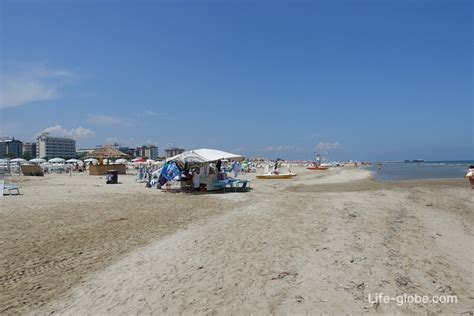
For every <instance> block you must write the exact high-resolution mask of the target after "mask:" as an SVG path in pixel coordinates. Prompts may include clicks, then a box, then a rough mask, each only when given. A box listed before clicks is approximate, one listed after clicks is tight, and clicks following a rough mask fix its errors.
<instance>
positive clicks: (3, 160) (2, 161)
mask: <svg viewBox="0 0 474 316" xmlns="http://www.w3.org/2000/svg"><path fill="white" fill-rule="evenodd" d="M7 162H8V159H0V163H7Z"/></svg>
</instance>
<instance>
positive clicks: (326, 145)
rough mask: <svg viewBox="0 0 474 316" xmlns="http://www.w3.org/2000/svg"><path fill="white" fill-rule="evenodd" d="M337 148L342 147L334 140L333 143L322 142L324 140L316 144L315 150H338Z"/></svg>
mask: <svg viewBox="0 0 474 316" xmlns="http://www.w3.org/2000/svg"><path fill="white" fill-rule="evenodd" d="M338 149H342V145H341V144H339V143H338V142H334V143H324V142H321V143H319V144H318V146H316V151H321V150H326V151H328V150H338Z"/></svg>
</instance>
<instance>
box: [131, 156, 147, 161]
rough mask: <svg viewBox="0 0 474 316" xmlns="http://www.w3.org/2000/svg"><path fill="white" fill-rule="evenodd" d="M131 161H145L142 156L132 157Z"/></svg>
mask: <svg viewBox="0 0 474 316" xmlns="http://www.w3.org/2000/svg"><path fill="white" fill-rule="evenodd" d="M132 161H133V162H145V159H143V158H142V157H137V158H135V159H132Z"/></svg>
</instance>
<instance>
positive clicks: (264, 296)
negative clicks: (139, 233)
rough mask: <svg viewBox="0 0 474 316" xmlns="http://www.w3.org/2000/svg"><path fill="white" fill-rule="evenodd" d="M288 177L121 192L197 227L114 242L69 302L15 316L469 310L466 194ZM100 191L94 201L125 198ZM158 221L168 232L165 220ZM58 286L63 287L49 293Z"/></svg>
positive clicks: (343, 175) (58, 299)
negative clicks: (381, 300) (414, 299)
mask: <svg viewBox="0 0 474 316" xmlns="http://www.w3.org/2000/svg"><path fill="white" fill-rule="evenodd" d="M298 172H299V173H300V174H299V175H298V177H296V178H295V179H292V180H283V181H278V180H254V179H253V177H254V176H253V175H246V176H245V177H249V178H251V179H252V187H253V188H254V189H253V190H252V191H251V192H248V193H229V194H216V195H197V196H191V195H183V194H167V193H160V192H156V191H155V190H146V189H144V188H142V187H141V186H138V184H137V185H136V184H133V183H131V182H130V181H129V182H127V183H126V184H124V187H125V185H127V186H129V187H131V188H133V189H132V191H133V192H134V194H140V195H141V200H143V201H148V202H150V203H156V204H155V206H154V208H153V207H152V208H150V210H149V211H147V213H145V214H146V216H150V214H149V212H153V209H155V210H156V212H158V213H157V214H161V213H160V212H161V211H159V210H161V208H162V207H163V206H164V205H165V204H164V202H165V201H167V200H171V203H170V204H166V207H167V208H168V209H170V210H172V212H175V213H176V216H179V214H180V213H181V212H184V210H182V209H186V210H187V211H186V213H185V214H192V213H193V212H194V213H196V212H201V214H202V215H203V216H202V217H201V218H198V219H194V220H191V221H186V220H184V219H183V220H182V222H181V223H180V224H176V225H171V226H172V227H173V229H174V230H170V231H169V232H168V233H164V234H155V235H154V234H153V233H149V234H144V238H145V237H146V238H152V240H151V241H152V242H151V243H148V244H144V243H143V242H141V243H140V242H137V245H136V246H134V247H133V246H130V240H128V239H123V238H122V241H121V242H123V243H124V244H126V245H128V248H127V251H126V252H124V253H123V254H121V255H120V256H115V255H112V254H110V253H108V252H107V250H106V249H104V250H103V251H101V250H100V248H94V249H95V251H96V252H98V253H99V254H100V255H99V256H97V258H96V259H95V260H105V259H107V258H109V259H107V262H108V264H107V265H105V266H101V265H98V266H97V265H95V266H94V265H93V264H91V265H92V267H95V269H92V268H91V267H89V269H78V272H77V271H76V272H77V273H78V275H80V276H81V277H78V278H77V283H75V284H74V283H72V284H71V283H69V284H71V285H74V286H73V287H72V288H71V289H70V290H69V291H64V292H59V293H58V292H55V291H54V290H53V291H51V295H50V296H48V297H46V298H45V301H44V302H45V303H46V304H44V303H42V304H39V305H41V306H38V307H34V305H33V306H30V308H26V309H18V310H21V311H23V312H32V313H49V312H51V311H56V312H59V313H60V314H66V315H82V314H94V315H97V314H101V315H103V314H109V315H116V314H162V313H165V314H177V313H180V314H194V313H198V314H209V313H211V314H213V313H217V314H229V313H230V314H315V313H321V312H322V313H325V314H348V313H355V314H362V313H364V314H365V313H387V314H399V313H444V314H453V313H455V314H460V313H463V312H465V311H473V310H474V308H473V306H474V305H473V304H474V300H473V297H474V293H473V285H472V273H473V259H474V251H473V245H474V243H473V241H474V240H473V239H474V238H473V230H472V228H473V223H474V218H473V214H472V204H471V203H472V191H471V190H470V189H469V186H468V184H466V186H465V187H463V186H459V185H462V183H460V184H459V183H458V182H456V184H455V185H453V183H452V182H449V181H447V182H438V183H436V184H433V183H431V182H429V181H428V182H423V181H421V182H413V183H408V184H407V183H405V184H403V185H393V184H387V185H380V184H374V183H373V182H372V181H369V180H364V179H366V178H367V177H368V176H369V175H368V173H367V172H366V171H362V170H358V169H337V170H332V171H330V172H325V173H321V172H306V171H304V169H301V170H298ZM88 180H89V179H82V180H77V181H88ZM80 183H83V182H80ZM96 188H97V187H96ZM334 188H336V189H334ZM337 188H339V191H337V192H335V190H337ZM99 189H100V190H101V191H102V193H100V194H105V192H108V194H113V193H114V192H119V191H120V190H123V188H119V187H113V186H110V187H100V188H99ZM87 190H89V191H90V189H84V192H86V191H87ZM94 190H96V189H93V190H92V191H94ZM116 190H119V191H116ZM25 191H27V190H26V188H25ZM24 197H26V194H25V196H24ZM76 198H77V197H76ZM98 198H99V197H98ZM115 199H116V200H115V201H110V200H109V203H111V205H110V206H107V205H103V206H102V207H100V208H97V209H96V211H97V212H99V213H102V214H104V212H105V213H106V212H113V213H114V216H115V215H116V214H115V212H116V210H114V209H115V208H117V209H120V207H121V203H120V201H121V200H120V196H119V195H115ZM129 199H130V198H129ZM129 199H128V200H129ZM121 202H122V203H128V202H124V201H121ZM70 203H71V205H74V202H73V200H72V201H70ZM142 203H143V204H141V206H142V208H146V207H145V206H144V205H145V204H146V203H145V202H142ZM127 205H128V206H129V207H130V204H127ZM72 207H74V206H72ZM216 208H218V209H219V210H218V211H212V210H214V209H216ZM202 209H206V210H207V211H205V212H202V211H200V210H202ZM107 210H108V211H107ZM111 210H112V211H111ZM17 211H18V209H17ZM130 212H137V210H133V209H132V210H130V211H129V212H128V213H127V212H126V211H123V214H122V213H121V214H122V215H120V216H126V217H127V218H129V219H128V220H123V222H127V221H131V220H133V215H132V214H131V213H130ZM151 214H152V213H151ZM166 214H168V213H166ZM144 216H145V215H144ZM161 216H165V215H161ZM167 216H170V220H171V221H172V218H173V217H172V216H173V215H172V214H168V215H167ZM187 216H188V217H189V216H190V215H187ZM84 221H86V222H88V220H87V219H84ZM65 224H66V225H67V223H65ZM156 224H158V223H156ZM168 224H169V222H168ZM76 225H78V226H80V225H84V224H80V223H77V224H76ZM130 225H132V224H130ZM140 225H142V226H143V227H144V228H143V229H144V230H147V231H148V230H149V229H151V228H150V227H149V226H146V225H143V224H140ZM140 225H138V226H130V227H128V230H127V228H126V227H125V228H123V230H121V231H120V232H122V233H124V232H125V233H126V232H127V231H129V232H130V233H133V234H135V233H136V229H135V228H134V227H138V229H139V228H140V227H141V226H140ZM104 229H107V227H104ZM113 236H115V237H116V238H118V237H117V235H113ZM153 236H155V237H153ZM132 238H133V237H132ZM86 240H87V239H86ZM153 240H154V241H153ZM98 245H100V243H98ZM112 245H113V243H112ZM103 246H104V247H105V248H107V245H106V244H104V245H103ZM84 248H85V249H87V246H86V247H84ZM110 258H112V259H113V260H112V259H110ZM94 262H95V261H94ZM52 271H54V270H52ZM76 272H75V273H76ZM79 272H80V273H79ZM49 273H53V272H49ZM65 283H66V284H67V279H66V280H62V281H61V283H59V282H58V286H63V284H65ZM39 291H40V290H39ZM379 292H383V293H385V294H388V295H393V296H395V295H398V294H402V293H416V294H418V295H429V296H432V295H441V294H449V295H456V296H457V297H458V303H457V304H445V305H441V304H407V305H404V306H397V305H396V304H395V303H392V304H381V305H377V304H375V305H374V304H370V303H369V302H368V300H367V297H368V295H369V294H370V293H372V294H375V293H379ZM10 310H15V309H10Z"/></svg>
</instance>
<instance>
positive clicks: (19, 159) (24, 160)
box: [10, 158, 28, 163]
mask: <svg viewBox="0 0 474 316" xmlns="http://www.w3.org/2000/svg"><path fill="white" fill-rule="evenodd" d="M10 162H18V163H25V162H28V160H26V159H23V158H15V159H12V160H10Z"/></svg>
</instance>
